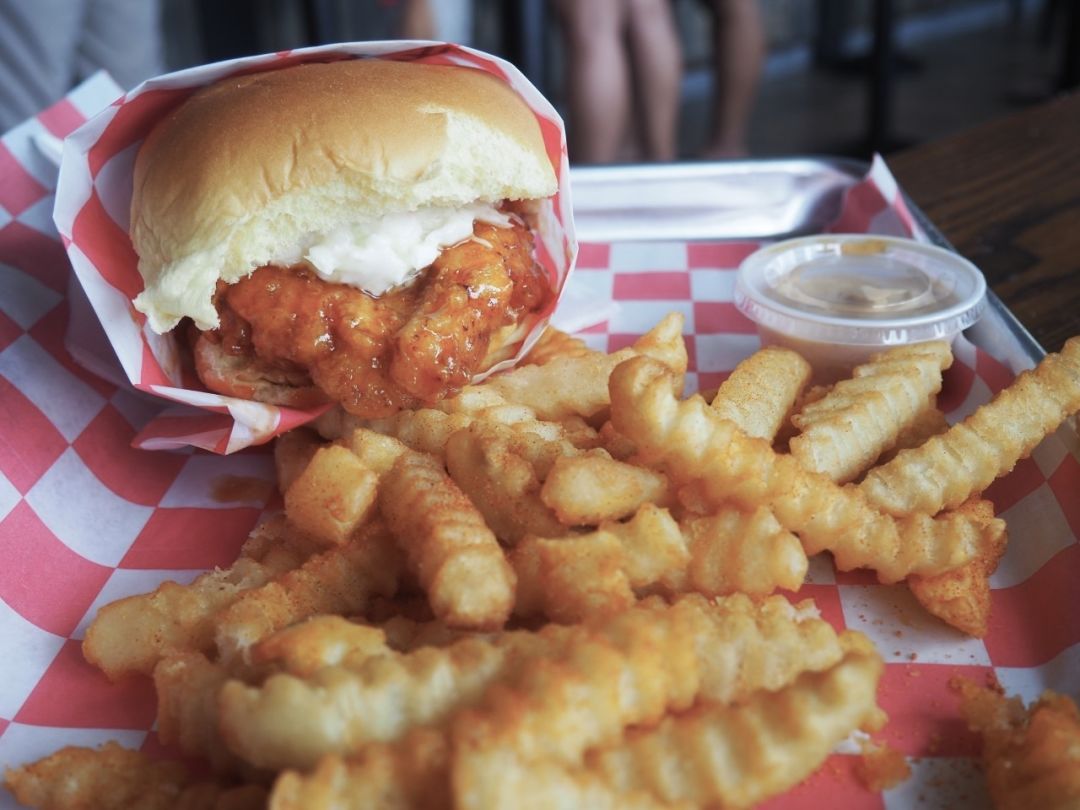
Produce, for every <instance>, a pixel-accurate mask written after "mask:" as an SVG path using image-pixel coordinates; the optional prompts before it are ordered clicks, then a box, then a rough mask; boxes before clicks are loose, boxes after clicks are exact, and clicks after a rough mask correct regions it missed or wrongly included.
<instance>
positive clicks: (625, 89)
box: [556, 0, 630, 163]
mask: <svg viewBox="0 0 1080 810" xmlns="http://www.w3.org/2000/svg"><path fill="white" fill-rule="evenodd" d="M556 7H557V10H558V13H559V19H560V20H561V22H562V24H563V30H564V32H565V41H566V51H567V60H566V61H567V64H566V90H567V98H568V100H569V107H570V159H571V160H573V161H574V162H575V163H610V162H611V161H613V160H615V157H616V155H617V154H618V150H619V146H620V144H621V143H622V138H623V134H624V133H625V132H626V124H627V122H628V119H629V115H630V66H629V64H628V63H627V58H626V49H625V47H624V45H623V40H622V32H623V21H624V16H625V6H624V3H623V1H622V0H588V1H587V2H583V1H582V0H558V2H557V3H556Z"/></svg>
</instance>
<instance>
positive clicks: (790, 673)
mask: <svg viewBox="0 0 1080 810" xmlns="http://www.w3.org/2000/svg"><path fill="white" fill-rule="evenodd" d="M555 628H557V625H548V626H547V627H546V628H545V629H544V630H543V631H541V633H542V634H543V633H545V632H555ZM565 630H567V631H576V632H577V633H578V635H575V636H574V637H573V641H572V642H571V643H569V644H567V645H566V648H565V649H564V650H563V652H562V654H561V655H560V656H559V657H558V658H550V659H543V660H537V661H535V662H533V663H532V664H530V666H528V667H524V668H523V669H522V672H521V677H520V678H519V679H517V680H515V681H514V682H512V683H498V684H495V685H494V686H492V687H491V688H490V689H489V690H488V693H487V695H486V696H485V698H484V701H483V703H481V704H480V705H479V706H478V707H477V708H476V709H475V710H470V711H466V712H462V713H460V714H459V715H458V718H457V720H456V721H455V728H456V731H455V733H457V734H459V735H461V736H460V740H459V742H461V744H463V745H466V746H469V747H472V748H476V749H479V748H485V747H488V746H491V745H494V746H495V747H499V746H503V745H507V746H510V747H513V748H514V749H515V750H517V752H518V753H519V754H520V755H521V756H523V757H525V758H526V759H535V760H542V759H545V758H549V757H551V758H555V759H559V760H560V761H562V762H563V763H565V764H574V763H578V762H580V755H581V754H582V753H583V752H584V751H585V749H586V748H588V747H590V746H593V745H602V744H605V741H610V740H611V739H614V738H617V737H618V736H620V735H621V731H622V729H623V728H624V727H625V726H627V725H630V724H634V723H649V722H656V721H657V720H658V719H659V717H660V716H661V715H662V714H663V713H665V712H666V711H677V710H680V709H685V708H687V707H689V706H690V704H691V703H692V702H693V700H694V699H695V698H698V697H700V698H702V699H707V700H717V701H724V702H727V701H731V700H737V699H741V698H743V697H746V696H747V695H749V694H750V693H751V692H753V691H755V690H757V689H770V690H776V689H779V688H781V687H783V686H785V685H787V684H789V683H791V682H792V681H793V680H794V679H795V677H796V676H797V675H798V674H799V673H800V672H803V671H807V670H817V669H823V668H826V667H829V666H832V665H833V664H835V663H836V661H838V660H839V659H840V657H841V649H840V645H839V642H838V641H837V637H836V632H835V631H834V630H833V629H832V627H831V626H829V624H828V623H827V622H824V621H822V620H821V619H820V618H818V617H817V616H816V615H813V612H812V611H811V610H810V609H809V608H808V607H807V606H805V605H803V606H800V607H793V606H792V605H791V604H790V603H789V602H787V600H785V599H782V598H779V597H773V598H771V599H766V600H763V601H762V602H760V603H754V602H753V601H751V600H750V599H749V598H748V597H745V596H743V595H741V594H739V595H735V596H731V597H727V598H724V599H717V600H713V601H710V600H708V599H706V598H704V597H702V596H700V595H697V594H691V595H687V596H684V597H682V598H680V599H679V600H677V601H676V602H675V603H674V604H672V605H668V604H666V603H665V602H663V600H659V599H649V600H645V601H643V602H640V603H638V605H636V606H634V607H632V608H630V609H628V610H626V611H623V612H621V613H618V614H616V615H614V616H601V617H596V618H592V619H589V620H587V621H586V622H585V623H583V624H579V625H574V626H573V627H570V628H565ZM612 683H620V684H621V685H622V686H621V688H620V689H619V690H612V689H611V684H612Z"/></svg>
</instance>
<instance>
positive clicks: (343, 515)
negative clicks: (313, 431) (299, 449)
mask: <svg viewBox="0 0 1080 810" xmlns="http://www.w3.org/2000/svg"><path fill="white" fill-rule="evenodd" d="M378 484H379V476H378V473H376V472H375V471H374V470H372V469H371V468H369V467H367V466H365V465H364V464H363V463H362V462H361V461H360V459H359V458H357V457H356V455H354V454H353V453H352V452H350V451H349V450H348V449H346V448H344V447H339V446H338V445H336V444H329V445H326V446H324V447H320V448H319V449H318V450H316V451H315V454H314V455H313V456H312V457H311V461H310V462H309V463H308V465H307V467H305V468H304V471H303V472H301V473H300V474H299V475H298V476H297V477H296V479H295V480H294V481H293V483H292V486H290V487H289V488H288V489H287V490H286V491H285V514H286V515H288V516H289V520H291V521H292V522H293V523H294V524H296V525H297V526H301V527H303V528H304V529H305V530H306V531H307V532H309V533H310V534H312V535H314V536H315V537H317V538H319V539H320V540H322V541H323V542H324V543H325V544H326V545H327V546H340V545H342V544H343V543H346V542H348V540H349V538H350V537H351V536H352V534H353V532H355V531H356V530H357V529H358V528H359V527H360V526H362V525H363V524H364V523H366V522H367V520H368V519H369V518H370V517H371V515H372V513H373V512H374V510H375V495H376V490H377V489H378Z"/></svg>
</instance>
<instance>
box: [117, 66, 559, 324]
mask: <svg viewBox="0 0 1080 810" xmlns="http://www.w3.org/2000/svg"><path fill="white" fill-rule="evenodd" d="M556 190H557V180H556V177H555V173H554V171H553V169H552V166H551V162H550V160H549V158H548V156H547V153H546V151H545V147H544V141H543V137H542V135H541V132H540V128H539V125H538V124H537V121H536V118H535V116H534V115H533V113H532V111H531V110H530V109H529V107H528V106H527V105H526V104H525V102H524V101H523V100H522V99H521V98H520V97H519V96H518V95H517V93H516V92H515V91H514V90H513V89H512V88H510V87H509V86H508V85H506V84H505V83H503V82H501V81H500V80H499V79H497V78H495V77H493V76H490V75H488V74H486V73H483V72H481V71H478V70H473V69H470V68H463V67H449V66H437V65H425V64H417V63H409V62H396V61H384V60H376V59H355V60H345V61H337V62H328V63H309V64H303V65H299V66H296V67H290V68H284V69H281V70H275V71H269V72H264V73H254V74H249V75H246V76H237V77H232V78H229V79H225V80H223V81H221V82H218V83H216V84H213V85H210V86H208V87H205V88H203V89H201V90H199V91H197V92H196V93H195V94H194V95H192V96H191V97H190V98H189V99H188V100H187V101H186V102H185V103H183V104H182V105H181V106H179V107H178V108H177V109H175V110H173V111H172V112H171V113H170V114H169V115H168V116H166V117H165V118H164V119H163V120H162V121H161V122H159V123H158V124H157V125H156V127H155V128H154V129H153V130H152V131H151V133H150V135H149V136H148V137H147V138H146V140H145V141H144V142H143V144H142V146H141V148H140V150H139V152H138V155H137V157H136V161H135V168H134V189H133V197H132V205H131V238H132V242H133V244H134V246H135V250H136V252H137V254H138V256H139V271H140V273H141V274H142V276H143V279H144V282H145V289H144V291H143V292H142V293H141V294H140V295H139V296H138V297H137V298H136V300H135V306H136V308H137V309H138V310H139V311H141V312H143V313H145V314H146V316H147V319H148V322H149V325H150V327H151V328H152V329H153V330H154V331H156V332H159V333H164V332H166V331H168V330H169V329H172V328H173V327H174V326H176V324H177V323H178V322H179V321H180V320H181V319H182V318H185V317H188V318H191V319H192V320H193V321H194V323H195V325H196V326H197V327H198V328H199V329H202V330H209V329H215V328H217V327H218V326H219V317H218V312H217V310H216V308H215V305H214V293H215V290H216V289H217V287H218V284H219V282H225V283H227V284H229V283H233V282H236V281H238V280H240V279H242V278H244V277H246V276H247V275H249V274H250V273H251V272H252V271H253V270H255V269H256V268H258V267H260V266H263V265H266V264H273V263H275V260H277V259H278V258H279V257H281V256H283V255H288V254H289V252H290V251H293V250H294V249H295V246H296V245H298V244H303V243H304V242H305V240H310V239H311V237H312V236H313V235H318V234H326V233H329V232H332V231H333V230H334V229H335V228H338V227H340V226H344V225H347V224H348V223H350V222H354V221H356V219H357V218H358V217H371V216H375V217H378V216H381V215H383V214H385V213H390V212H409V211H415V210H417V209H419V208H423V207H429V206H436V207H447V208H454V207H458V206H463V205H466V204H469V203H474V202H482V203H491V204H497V203H499V202H501V201H503V200H531V199H540V198H544V197H549V196H551V195H552V194H554V193H555V191H556Z"/></svg>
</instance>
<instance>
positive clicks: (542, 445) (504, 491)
mask: <svg viewBox="0 0 1080 810" xmlns="http://www.w3.org/2000/svg"><path fill="white" fill-rule="evenodd" d="M514 437H515V435H514V434H513V433H512V432H510V431H507V430H499V429H497V428H496V426H492V425H484V424H481V423H476V424H473V425H471V426H470V427H468V428H466V429H465V430H459V431H458V432H457V433H455V434H454V435H453V436H451V437H450V439H449V441H447V443H446V466H447V469H448V470H449V472H450V477H451V478H452V479H453V481H454V483H455V484H457V486H458V487H460V488H461V490H462V491H463V492H464V493H465V494H466V495H467V496H468V497H469V499H470V500H471V501H472V503H473V504H474V505H475V506H476V508H477V509H478V510H479V512H480V514H482V515H483V517H484V521H485V522H486V523H487V525H488V526H489V527H491V530H492V531H493V532H495V536H496V537H498V539H499V540H501V541H502V542H503V543H506V544H507V545H510V546H513V545H515V544H516V543H517V542H519V541H520V540H521V538H522V537H524V536H525V535H527V534H553V533H559V532H560V531H561V528H562V527H561V524H560V523H559V520H558V518H557V517H556V516H555V513H554V512H552V511H551V509H549V508H548V507H547V506H545V505H544V503H543V501H542V500H541V497H540V480H539V478H538V477H537V472H536V468H535V467H534V465H533V464H532V463H531V462H530V458H529V457H531V458H534V459H536V458H538V457H539V456H541V455H543V456H545V457H546V463H548V464H550V463H552V462H551V460H550V459H553V458H555V457H557V456H558V455H559V453H560V451H561V448H560V446H559V445H557V444H556V445H552V443H547V442H543V441H542V440H541V439H539V437H537V436H534V435H529V436H518V437H517V438H518V439H519V440H518V441H514ZM519 450H520V451H523V452H519ZM541 466H542V465H541Z"/></svg>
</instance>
